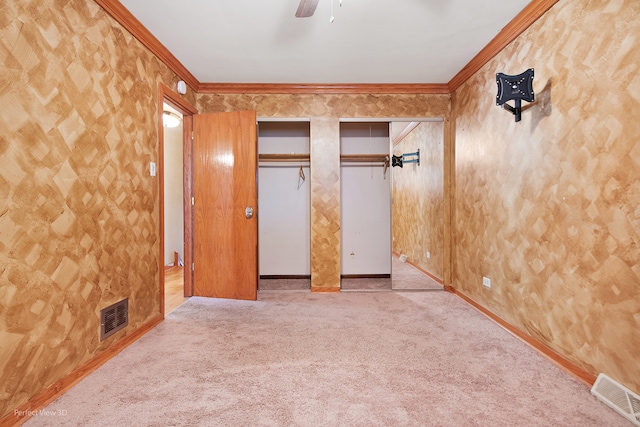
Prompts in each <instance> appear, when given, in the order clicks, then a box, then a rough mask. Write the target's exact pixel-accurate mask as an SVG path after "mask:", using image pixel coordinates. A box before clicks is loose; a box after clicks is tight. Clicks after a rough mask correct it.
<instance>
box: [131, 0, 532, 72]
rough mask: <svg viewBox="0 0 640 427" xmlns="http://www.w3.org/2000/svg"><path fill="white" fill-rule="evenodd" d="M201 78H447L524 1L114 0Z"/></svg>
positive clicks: (509, 17) (526, 0) (458, 68)
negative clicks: (302, 0) (315, 1)
mask: <svg viewBox="0 0 640 427" xmlns="http://www.w3.org/2000/svg"><path fill="white" fill-rule="evenodd" d="M120 1H121V3H122V4H123V5H124V6H125V7H126V8H127V9H129V11H130V12H131V13H132V14H133V15H134V16H135V17H136V18H137V19H138V20H139V21H140V22H141V23H142V24H143V25H144V26H145V27H146V28H147V29H148V30H149V31H151V33H152V34H153V35H155V36H156V38H157V39H158V40H160V42H161V43H162V44H164V46H165V47H167V48H168V49H169V50H170V51H171V53H173V55H174V56H175V57H176V58H177V59H178V60H179V61H180V62H181V63H182V64H183V65H184V66H185V67H186V68H187V69H188V70H189V71H190V72H191V73H192V74H193V75H194V76H195V77H196V78H197V79H198V80H199V81H200V82H202V83H317V84H323V83H326V84H332V83H334V84H335V83H352V84H355V83H388V84H393V83H421V84H424V83H448V82H449V81H450V80H451V79H452V78H453V77H454V76H455V75H456V74H457V73H458V72H459V71H460V70H461V69H462V68H463V67H464V66H465V65H466V64H467V63H468V62H469V61H470V60H471V59H472V58H473V57H474V56H475V55H476V54H477V53H478V52H479V51H480V50H481V49H482V48H483V47H484V46H486V45H487V43H489V41H491V39H493V38H494V37H495V36H496V35H497V34H498V32H499V31H500V30H501V29H502V28H503V27H504V26H505V25H506V24H508V23H509V22H510V21H511V20H512V19H513V18H514V17H515V16H516V15H517V14H518V13H519V12H520V11H521V10H522V9H523V8H524V7H525V6H526V5H527V4H528V3H529V0H343V1H342V7H339V0H333V9H334V13H333V15H334V17H335V20H334V22H333V23H330V22H329V18H330V16H331V8H332V6H331V3H332V0H320V3H319V5H318V8H317V9H316V12H315V14H314V16H312V17H310V18H296V17H295V16H294V14H295V12H296V9H297V7H298V2H299V0H188V1H176V0H120Z"/></svg>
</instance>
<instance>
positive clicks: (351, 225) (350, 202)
mask: <svg viewBox="0 0 640 427" xmlns="http://www.w3.org/2000/svg"><path fill="white" fill-rule="evenodd" d="M340 209H341V213H340V222H341V228H340V231H341V237H340V242H341V251H340V252H341V258H340V268H341V272H340V273H341V289H343V290H353V289H391V170H390V139H389V123H385V122H377V123H376V122H374V123H366V122H347V123H345V122H342V123H340Z"/></svg>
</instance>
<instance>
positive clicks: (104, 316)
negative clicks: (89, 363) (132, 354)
mask: <svg viewBox="0 0 640 427" xmlns="http://www.w3.org/2000/svg"><path fill="white" fill-rule="evenodd" d="M128 324H129V298H125V299H123V300H122V301H118V302H117V303H115V304H113V305H110V306H109V307H107V308H103V309H102V311H100V341H103V340H105V339H107V338H109V337H110V336H111V335H113V334H115V333H116V332H118V331H119V330H120V329H122V328H124V327H125V326H127V325H128Z"/></svg>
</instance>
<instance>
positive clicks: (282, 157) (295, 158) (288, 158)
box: [258, 154, 311, 162]
mask: <svg viewBox="0 0 640 427" xmlns="http://www.w3.org/2000/svg"><path fill="white" fill-rule="evenodd" d="M310 159H311V157H310V155H309V154H259V155H258V161H260V162H301V161H302V162H308V161H309V160H310Z"/></svg>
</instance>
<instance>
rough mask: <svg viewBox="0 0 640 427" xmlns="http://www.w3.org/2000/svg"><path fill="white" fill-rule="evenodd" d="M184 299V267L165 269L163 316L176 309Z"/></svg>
mask: <svg viewBox="0 0 640 427" xmlns="http://www.w3.org/2000/svg"><path fill="white" fill-rule="evenodd" d="M188 299H189V298H185V297H184V267H166V269H165V271H164V314H165V315H167V314H169V313H171V312H172V311H173V310H175V309H176V308H178V307H179V306H180V305H181V304H182V303H183V302H185V301H186V300H188Z"/></svg>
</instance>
